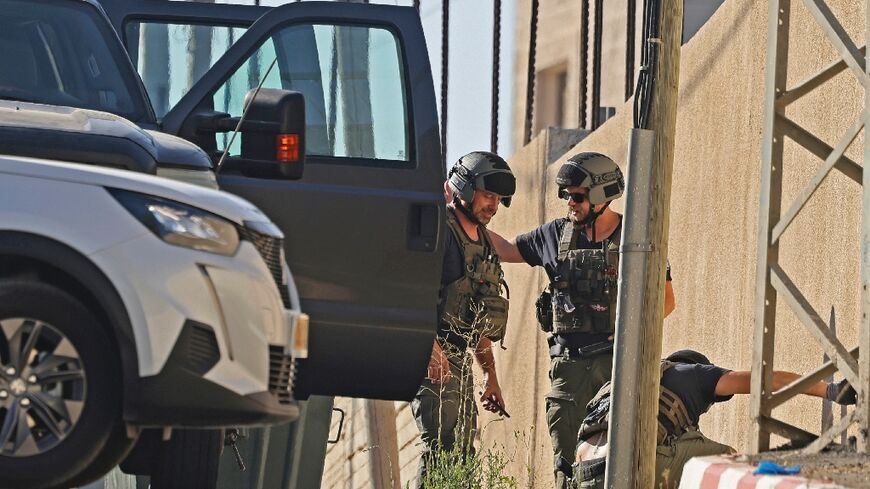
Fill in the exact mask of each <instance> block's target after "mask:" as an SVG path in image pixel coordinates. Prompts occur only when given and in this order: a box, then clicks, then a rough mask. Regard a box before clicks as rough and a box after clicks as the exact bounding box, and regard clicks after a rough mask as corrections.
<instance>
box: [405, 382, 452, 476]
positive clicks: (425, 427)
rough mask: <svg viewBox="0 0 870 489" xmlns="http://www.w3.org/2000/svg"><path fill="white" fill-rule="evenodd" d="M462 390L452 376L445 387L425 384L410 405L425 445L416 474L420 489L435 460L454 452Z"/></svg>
mask: <svg viewBox="0 0 870 489" xmlns="http://www.w3.org/2000/svg"><path fill="white" fill-rule="evenodd" d="M459 386H460V383H459V379H458V378H457V377H456V376H451V378H450V380H449V381H448V382H447V383H445V384H443V385H438V384H433V383H432V382H430V381H429V380H424V381H423V384H422V385H421V386H420V389H419V390H418V391H417V395H416V396H414V400H413V401H412V402H411V413H412V414H413V415H414V420H415V422H416V424H417V429H418V430H419V431H420V439H421V441H422V442H423V453H422V455H421V457H420V465H419V469H418V472H417V486H416V487H418V488H422V487H424V485H423V482H424V480H425V478H426V471H427V468H428V467H429V466H430V464H431V463H432V459H433V457H435V456H436V454H437V453H438V452H439V451H446V452H449V451H451V450H453V447H454V444H455V441H456V438H455V432H456V427H457V423H458V420H459V411H460V409H459V407H460V402H461V399H460V391H459Z"/></svg>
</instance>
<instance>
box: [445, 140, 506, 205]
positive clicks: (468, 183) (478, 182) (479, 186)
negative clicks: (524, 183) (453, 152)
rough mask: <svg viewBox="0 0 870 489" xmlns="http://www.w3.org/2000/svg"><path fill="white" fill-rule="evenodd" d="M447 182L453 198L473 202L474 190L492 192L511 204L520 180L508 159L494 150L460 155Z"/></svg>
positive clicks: (504, 202) (503, 202) (503, 201)
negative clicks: (515, 175)
mask: <svg viewBox="0 0 870 489" xmlns="http://www.w3.org/2000/svg"><path fill="white" fill-rule="evenodd" d="M447 185H448V186H449V187H450V191H451V192H452V193H453V196H454V197H458V198H460V199H462V200H464V201H465V202H467V203H469V204H470V203H471V201H472V199H473V198H474V191H475V190H483V191H487V192H492V193H494V194H497V195H498V196H500V197H501V203H502V204H504V206H505V207H510V205H511V197H512V196H513V195H514V192H515V191H516V189H517V180H516V178H515V177H514V174H513V172H511V169H510V167H509V166H508V164H507V162H506V161H505V160H504V159H502V158H501V157H500V156H499V155H497V154H495V153H490V152H488V151H473V152H471V153H468V154H467V155H465V156H463V157H462V158H459V161H457V162H456V163H455V164H454V165H453V168H451V169H450V173H448V180H447Z"/></svg>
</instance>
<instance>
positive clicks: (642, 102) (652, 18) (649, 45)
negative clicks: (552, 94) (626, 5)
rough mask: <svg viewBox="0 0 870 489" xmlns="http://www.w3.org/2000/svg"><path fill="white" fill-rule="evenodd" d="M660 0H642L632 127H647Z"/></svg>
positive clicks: (655, 55) (653, 74)
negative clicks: (641, 42) (640, 45)
mask: <svg viewBox="0 0 870 489" xmlns="http://www.w3.org/2000/svg"><path fill="white" fill-rule="evenodd" d="M659 10H660V0H644V4H643V21H644V25H643V42H644V45H643V50H642V51H641V60H640V71H639V72H638V76H637V87H636V88H635V92H634V127H636V128H639V129H649V113H650V107H651V106H652V93H653V86H654V85H655V77H656V65H657V63H658V46H659V44H660V43H661V40H660V39H659Z"/></svg>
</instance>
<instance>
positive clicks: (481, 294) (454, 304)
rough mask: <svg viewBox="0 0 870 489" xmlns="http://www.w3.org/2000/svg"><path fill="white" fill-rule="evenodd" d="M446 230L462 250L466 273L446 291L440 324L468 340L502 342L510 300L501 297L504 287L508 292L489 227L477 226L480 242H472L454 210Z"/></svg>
mask: <svg viewBox="0 0 870 489" xmlns="http://www.w3.org/2000/svg"><path fill="white" fill-rule="evenodd" d="M447 227H448V228H450V231H452V232H453V235H454V236H455V237H456V241H457V242H458V243H459V246H460V247H461V248H462V255H463V261H464V266H465V270H464V273H463V275H462V277H460V278H459V279H457V280H456V281H455V282H452V283H450V284H448V285H447V286H446V287H445V290H444V291H443V294H444V297H445V302H444V310H443V312H442V315H441V321H442V322H444V323H446V324H447V325H449V327H450V328H451V330H455V331H457V332H458V333H459V334H461V335H463V336H466V337H467V338H469V339H471V338H473V337H476V336H477V335H483V336H486V337H487V338H489V339H490V340H492V341H499V340H501V339H503V338H504V334H505V329H506V328H507V317H508V299H507V298H506V297H502V296H501V291H502V286H504V290H505V292H507V283H505V281H504V272H503V271H502V269H501V264H500V262H499V257H498V255H497V254H496V252H495V248H494V247H493V246H492V243H491V242H490V240H489V236H488V235H487V234H486V228H485V227H483V226H478V227H477V235H478V236H479V238H480V242H474V241H471V240H470V239H469V238H468V236H466V234H465V231H464V230H463V229H462V225H461V224H459V221H457V220H456V216H454V215H453V212H451V211H448V212H447Z"/></svg>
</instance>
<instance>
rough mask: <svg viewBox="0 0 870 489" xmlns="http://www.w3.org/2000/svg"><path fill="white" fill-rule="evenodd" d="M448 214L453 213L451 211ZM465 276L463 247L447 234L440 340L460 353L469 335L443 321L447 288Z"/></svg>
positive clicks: (439, 315) (439, 320) (439, 314)
mask: <svg viewBox="0 0 870 489" xmlns="http://www.w3.org/2000/svg"><path fill="white" fill-rule="evenodd" d="M447 212H453V211H451V210H450V209H448V210H447ZM464 274H465V256H464V255H463V254H462V245H461V244H459V241H457V239H456V236H455V235H454V234H453V232H452V231H449V230H448V232H447V237H446V238H445V239H444V262H443V265H442V268H441V290H440V296H439V297H438V338H439V339H440V340H443V341H442V346H445V345H443V342H444V341H446V342H447V343H450V344H451V345H453V346H455V347H456V348H458V349H459V350H460V351H462V350H465V349H466V348H468V339H467V336H466V335H467V333H466V334H460V333H459V332H458V331H456V330H455V329H456V328H455V327H453V326H451V325H450V324H448V323H446V322H444V321H442V320H441V317H442V316H443V313H444V303H445V301H446V300H447V297H446V296H445V291H446V290H447V286H448V285H450V284H452V283H453V282H456V281H457V280H459V279H460V278H462V276H463V275H464Z"/></svg>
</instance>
